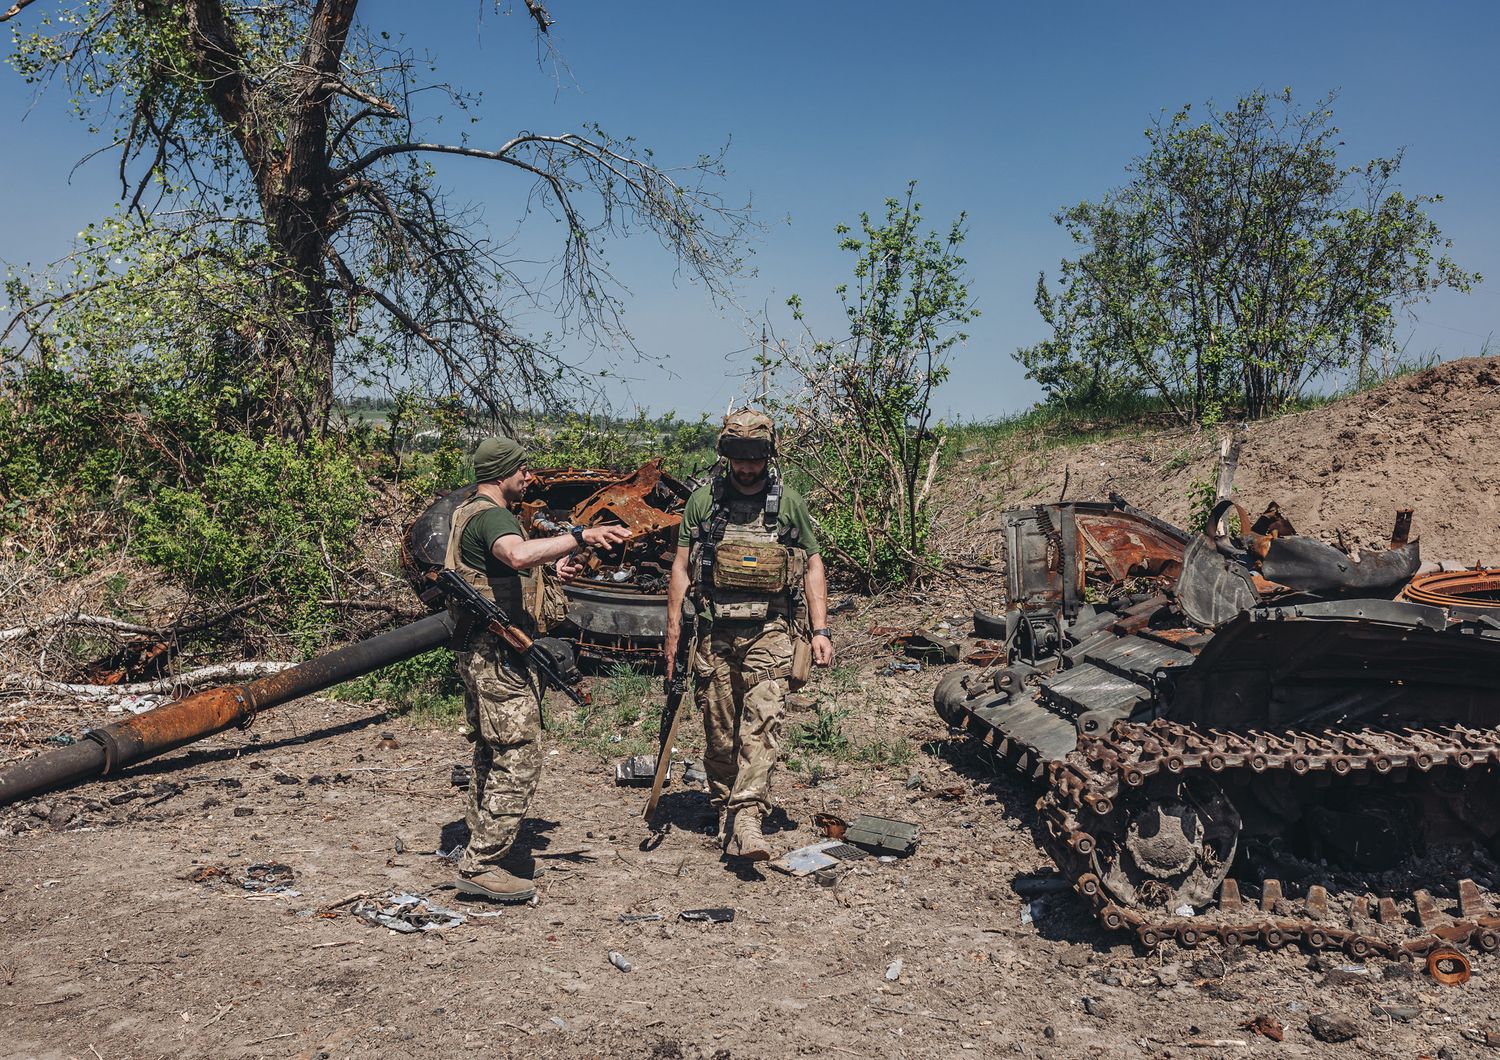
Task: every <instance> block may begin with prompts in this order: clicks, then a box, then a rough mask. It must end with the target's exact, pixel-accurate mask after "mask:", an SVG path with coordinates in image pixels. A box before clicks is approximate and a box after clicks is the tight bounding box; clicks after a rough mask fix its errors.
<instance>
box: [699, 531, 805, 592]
mask: <svg viewBox="0 0 1500 1060" xmlns="http://www.w3.org/2000/svg"><path fill="white" fill-rule="evenodd" d="M801 551H802V550H801V549H795V550H794V549H789V548H787V547H786V546H785V545H783V544H781V543H780V542H779V541H765V542H751V541H743V540H739V541H720V542H719V543H718V544H717V545H715V546H714V565H713V581H714V588H715V589H728V590H730V591H731V592H742V593H762V594H765V595H773V594H776V593H783V592H786V591H787V590H788V589H790V588H793V587H794V584H800V583H801V574H802V571H801V570H799V569H797V568H798V567H800V566H801V564H800V563H799V562H798V561H799V560H800V559H801Z"/></svg>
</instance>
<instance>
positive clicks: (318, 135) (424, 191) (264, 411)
mask: <svg viewBox="0 0 1500 1060" xmlns="http://www.w3.org/2000/svg"><path fill="white" fill-rule="evenodd" d="M34 2H35V0H18V2H17V3H15V5H14V6H13V7H11V8H10V9H9V10H8V11H5V12H4V13H3V14H0V21H6V20H10V19H13V18H15V17H16V16H18V15H19V14H20V13H21V12H22V11H23V10H24V9H26V8H28V7H30V6H32V4H33V3H34ZM525 2H526V10H527V13H528V15H529V16H530V18H531V19H532V21H533V23H534V26H535V32H536V33H537V34H538V36H539V39H541V40H543V41H544V42H545V41H546V39H547V34H548V32H549V29H550V28H551V26H552V25H553V20H552V16H551V15H550V14H549V12H548V11H547V10H546V9H545V8H544V7H543V6H542V4H541V3H539V2H537V0H525ZM49 6H50V5H49ZM56 7H57V8H58V10H56V11H53V12H50V13H49V16H50V17H49V18H48V19H47V20H46V22H45V23H44V24H43V25H42V26H40V27H39V30H38V32H36V33H32V34H22V35H18V37H17V40H18V43H19V47H18V50H17V54H16V55H15V56H14V58H13V64H14V65H15V66H16V67H17V68H18V69H19V70H20V72H21V73H22V74H23V75H24V76H25V77H26V78H27V79H28V80H29V81H30V82H32V83H37V84H40V83H44V82H46V81H48V80H50V79H52V78H54V77H59V76H60V77H61V78H62V79H63V80H65V82H66V83H67V85H68V86H69V88H70V90H71V91H72V93H73V96H74V98H75V100H76V101H77V103H78V105H79V108H80V110H81V112H82V113H84V114H86V115H87V116H88V117H89V120H90V121H91V122H93V123H94V125H95V127H96V128H97V129H99V130H101V131H104V132H106V133H112V136H111V138H110V141H109V143H108V145H107V146H106V147H104V148H101V150H103V151H113V152H115V153H116V154H117V155H118V165H119V175H120V181H121V187H122V194H123V198H124V203H125V216H124V217H120V218H115V219H112V221H111V222H110V223H109V224H106V225H102V226H100V227H99V228H98V229H92V228H91V229H90V232H89V238H86V240H85V242H84V244H83V245H82V246H81V247H80V250H79V256H80V258H82V259H83V260H84V261H85V262H86V264H85V266H84V267H83V268H82V269H81V273H82V279H81V280H77V281H75V282H73V283H71V284H69V285H66V286H65V287H63V288H62V289H61V290H44V291H42V292H41V293H40V294H37V295H34V296H31V297H27V296H28V295H30V294H31V289H30V288H26V289H24V290H23V291H21V292H20V293H21V297H20V298H19V299H18V300H17V301H18V303H19V305H20V310H19V312H18V314H17V316H16V317H15V318H14V319H13V320H12V322H11V325H10V328H9V329H8V330H7V332H6V335H7V336H10V335H13V334H22V335H24V336H25V337H26V341H25V342H23V343H22V344H21V345H22V346H23V347H24V346H26V345H27V344H34V345H36V348H37V349H39V350H41V351H42V353H43V355H45V353H46V351H47V350H48V349H50V348H52V346H55V345H57V343H56V342H55V341H52V342H51V344H50V345H49V334H50V333H51V332H53V331H55V330H56V329H58V328H66V326H67V325H66V324H65V323H64V317H65V316H66V315H68V314H76V313H78V312H80V310H81V307H82V306H83V305H84V304H85V303H89V302H90V301H92V302H94V303H95V304H99V305H114V306H116V307H118V305H119V304H120V303H122V302H125V303H129V304H131V305H134V306H138V305H140V304H142V300H148V301H149V300H153V299H154V300H155V302H154V303H153V304H154V305H155V306H156V308H155V309H153V311H152V312H150V313H133V314H132V313H127V314H126V316H127V317H142V318H149V324H146V323H142V324H141V326H140V330H139V331H137V332H134V333H131V332H128V331H127V332H126V333H124V334H122V335H120V336H117V338H116V340H115V341H116V344H117V345H118V346H120V347H122V348H129V347H131V346H136V347H147V346H151V347H156V346H158V345H159V344H160V343H162V342H164V341H167V342H171V341H187V340H185V339H184V337H183V334H182V333H181V331H182V329H188V330H192V331H193V334H194V336H196V337H195V338H194V339H193V340H192V341H201V342H207V343H210V344H212V345H213V346H214V357H213V358H212V359H213V361H214V363H215V365H216V371H217V372H218V373H219V374H220V375H224V376H226V378H227V379H230V380H238V382H240V383H241V384H243V387H242V389H243V396H242V399H241V400H239V401H238V403H237V404H236V406H235V411H234V414H235V415H236V416H240V417H242V418H243V421H244V422H246V423H253V424H256V425H259V426H262V427H266V428H269V429H272V430H275V431H277V432H278V433H280V434H282V435H284V436H288V437H295V436H301V435H306V434H309V433H316V432H318V431H320V430H322V429H323V428H324V427H325V426H326V424H327V420H328V416H329V413H330V410H331V408H332V403H333V394H334V387H335V383H336V381H337V380H339V379H341V378H348V379H351V380H354V381H356V382H357V381H368V380H371V379H375V378H378V377H382V376H389V377H393V378H397V379H400V380H403V381H410V380H411V379H413V378H428V377H429V376H430V377H431V378H432V380H433V385H434V386H436V387H438V388H439V389H445V390H447V391H449V392H454V391H457V392H462V393H465V394H468V395H472V396H474V397H475V398H476V399H477V400H479V401H480V402H481V403H483V404H484V405H485V406H486V407H487V408H488V411H489V412H490V413H491V415H493V416H494V417H495V418H497V419H499V420H502V421H503V420H506V419H508V418H509V417H510V416H511V415H512V414H513V413H514V412H515V411H516V409H517V408H519V407H522V406H531V407H535V406H536V405H538V404H549V403H556V402H559V401H561V400H562V399H563V398H565V397H566V396H567V395H568V394H569V392H570V391H571V390H572V389H573V388H576V387H578V386H580V385H587V377H585V376H583V375H582V374H581V373H578V372H576V371H575V370H574V366H572V365H571V364H569V363H567V362H566V361H565V360H564V359H562V357H561V356H559V355H558V354H557V353H556V351H555V350H554V349H553V348H551V347H550V346H549V345H548V344H547V343H545V342H542V341H538V340H535V339H533V338H530V337H528V336H527V335H526V334H525V333H524V332H523V331H522V330H521V328H520V326H519V324H518V318H519V317H520V316H521V315H523V314H524V313H526V312H531V311H533V310H535V309H537V308H541V309H544V310H547V311H549V312H556V313H558V314H561V316H562V317H563V319H564V320H565V321H566V322H567V323H568V325H569V326H572V327H575V328H577V329H578V330H579V331H580V332H582V333H583V334H584V335H585V336H586V337H588V338H590V339H592V340H595V341H599V340H610V339H618V338H621V337H624V338H626V339H627V340H628V335H627V333H625V331H624V329H623V328H622V326H621V320H620V310H621V296H622V289H621V287H620V286H619V285H618V283H616V282H615V280H614V278H613V277H612V276H611V275H610V272H609V268H608V265H607V263H606V262H605V260H604V258H603V257H602V255H601V243H602V242H603V240H604V239H605V238H607V237H608V236H611V235H615V234H624V233H628V232H630V231H632V230H637V229H644V230H645V231H647V232H649V233H651V234H652V235H653V236H654V237H655V238H657V239H658V240H659V241H660V242H661V243H662V244H663V245H664V246H665V247H666V248H667V249H668V250H669V251H670V252H671V253H673V254H675V255H676V257H677V259H678V261H679V263H680V265H681V267H682V269H683V270H684V272H686V273H687V274H689V275H691V276H693V277H696V278H698V279H700V280H702V281H704V282H705V283H706V285H707V286H708V288H709V289H710V291H713V292H722V291H723V290H724V285H725V284H726V283H727V282H728V281H729V278H730V277H731V276H732V275H733V273H734V272H735V271H736V269H737V268H738V261H737V259H736V256H735V248H736V245H737V243H738V240H739V238H740V237H741V236H742V235H743V230H744V226H745V224H746V213H745V211H743V210H739V209H733V208H729V207H726V206H725V204H724V202H723V200H722V198H721V197H720V195H719V194H718V193H717V191H716V190H715V188H716V186H717V185H716V181H717V179H718V178H721V177H722V175H723V174H722V167H721V159H720V157H719V156H705V157H702V158H700V159H698V160H697V161H695V162H694V163H692V164H690V165H688V166H686V167H685V168H684V169H681V170H677V171H669V170H667V169H664V168H662V167H661V166H659V165H658V164H657V163H656V162H655V161H654V160H653V158H652V156H651V153H650V152H649V151H645V150H643V149H640V148H638V147H637V145H635V144H634V143H633V142H632V141H631V140H629V139H625V140H618V139H615V138H612V137H610V136H609V135H607V134H606V133H605V132H604V131H603V130H602V129H599V128H597V127H593V128H586V129H582V130H573V131H562V132H557V133H549V134H543V133H537V132H531V131H522V132H519V133H517V134H516V135H514V136H512V137H510V138H509V139H508V140H506V141H505V142H503V143H499V144H493V145H482V144H476V143H472V142H470V141H469V140H468V139H467V138H466V137H465V138H460V139H458V140H457V141H456V142H434V141H432V140H430V139H428V138H426V137H425V136H424V135H423V133H422V129H423V126H422V124H421V120H420V118H419V115H418V112H417V109H416V108H415V106H414V103H415V102H416V101H418V100H419V99H422V98H424V96H425V95H426V94H429V93H436V94H438V95H439V96H440V97H441V98H442V100H443V101H444V105H445V106H446V107H452V108H457V109H458V110H460V111H461V112H462V111H467V110H469V109H470V108H471V107H472V106H473V105H474V100H473V99H472V98H471V97H468V96H466V95H464V94H463V93H462V92H460V91H458V90H457V89H454V88H452V87H451V86H448V85H444V84H428V83H425V82H422V81H421V80H420V79H419V77H418V75H417V70H418V68H419V66H421V65H423V63H422V62H419V60H418V57H417V56H416V55H414V54H413V53H412V52H411V51H410V50H408V49H406V48H404V47H399V46H396V45H393V44H391V43H390V42H389V40H388V39H387V38H386V35H385V34H382V33H380V32H379V31H378V30H373V29H371V28H368V27H362V26H361V25H360V24H359V23H358V22H357V20H356V10H357V8H358V0H317V2H315V3H300V2H297V0H266V2H262V3H258V4H254V5H244V6H231V5H226V4H225V3H223V2H222V0H132V2H128V3H127V2H121V0H81V2H76V3H72V4H61V5H56ZM445 157H446V158H452V157H465V158H470V159H476V160H483V161H486V162H489V163H493V164H498V165H500V166H502V167H504V168H505V170H506V171H508V172H514V173H515V174H517V175H518V176H519V177H521V178H522V179H523V180H524V181H527V182H528V183H529V185H530V193H529V195H528V196H527V197H526V198H525V204H526V205H525V214H530V213H531V212H532V211H533V210H537V209H540V210H545V211H547V212H550V213H551V214H552V215H553V216H554V217H556V218H557V219H558V220H560V221H561V222H562V224H563V226H564V236H563V246H562V248H561V251H560V253H559V255H558V257H557V259H556V260H555V261H554V262H553V263H552V265H551V267H548V268H544V269H540V270H530V271H526V269H525V266H522V265H520V264H518V263H517V262H516V261H514V260H513V258H512V256H511V255H512V252H509V251H508V250H507V248H506V246H504V245H503V244H499V243H497V242H495V241H494V240H492V239H491V238H490V237H489V235H488V234H487V233H486V232H485V231H484V230H483V228H482V227H481V225H480V224H479V219H478V217H477V216H475V214H474V213H473V212H471V211H469V210H466V209H462V208H456V207H453V206H451V205H450V203H449V202H448V200H447V198H446V196H445V195H444V193H443V192H442V190H441V189H440V188H439V187H438V186H437V184H436V182H435V169H434V163H435V162H436V161H437V160H438V159H440V158H445ZM523 216H524V215H523ZM117 254H118V255H119V258H123V259H124V260H125V262H126V265H125V266H124V267H123V268H118V267H95V266H96V264H97V263H98V262H99V261H101V260H104V259H109V258H111V257H114V256H115V255H117ZM119 258H116V259H115V260H119ZM205 272H211V273H212V274H213V276H212V278H205V275H204V274H205ZM206 292H212V293H206ZM12 293H13V295H14V294H15V293H16V292H15V291H13V292H12ZM131 299H135V300H136V301H135V302H133V303H132V302H130V300H131ZM99 316H100V317H101V318H107V319H108V320H110V321H114V320H116V319H117V318H118V316H119V314H117V313H115V314H111V313H100V314H99ZM164 319H165V322H164ZM173 327H177V328H178V331H173V332H172V333H171V335H170V336H169V335H165V334H164V333H163V330H162V329H163V328H167V329H169V330H170V329H171V328H173Z"/></svg>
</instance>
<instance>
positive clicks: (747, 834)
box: [727, 809, 771, 861]
mask: <svg viewBox="0 0 1500 1060" xmlns="http://www.w3.org/2000/svg"><path fill="white" fill-rule="evenodd" d="M727 852H728V854H729V856H730V857H732V858H743V859H745V860H746V861H770V860H771V845H770V844H769V843H767V842H766V837H765V836H764V835H762V834H761V831H760V811H759V810H751V809H745V810H740V811H739V812H738V813H736V814H735V815H734V834H733V835H732V836H730V838H729V848H728V851H727Z"/></svg>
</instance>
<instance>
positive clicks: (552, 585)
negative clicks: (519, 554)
mask: <svg viewBox="0 0 1500 1060" xmlns="http://www.w3.org/2000/svg"><path fill="white" fill-rule="evenodd" d="M521 601H522V607H523V608H525V611H526V613H527V614H528V615H530V616H531V621H532V622H534V623H535V624H536V631H537V633H538V634H547V633H550V632H552V630H554V629H556V628H557V627H558V626H560V625H562V624H563V621H564V620H565V619H566V618H567V617H568V598H567V596H566V595H565V594H564V593H563V587H562V582H560V581H558V578H557V575H556V574H555V573H554V572H553V570H552V566H551V565H550V564H547V563H544V564H542V565H541V566H538V567H532V568H531V569H530V570H528V571H525V572H524V573H522V575H521Z"/></svg>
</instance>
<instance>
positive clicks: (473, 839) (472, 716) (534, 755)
mask: <svg viewBox="0 0 1500 1060" xmlns="http://www.w3.org/2000/svg"><path fill="white" fill-rule="evenodd" d="M458 668H459V673H460V674H461V675H462V677H463V682H464V712H465V714H467V715H468V720H469V730H470V732H471V734H472V738H473V740H474V776H473V779H472V780H470V781H469V806H468V812H467V814H466V819H467V822H468V825H469V848H468V850H466V851H465V852H464V856H463V861H462V862H460V863H459V866H458V868H459V872H461V873H464V874H466V875H474V874H475V873H480V872H483V871H485V870H486V869H488V868H490V867H492V866H494V865H495V864H496V863H498V862H499V861H500V860H501V859H502V858H503V857H505V855H506V854H507V853H508V852H509V851H510V847H511V844H512V843H514V842H515V841H516V833H517V832H519V831H520V829H521V819H522V818H523V817H525V816H526V807H527V806H528V805H529V804H530V803H531V796H532V795H533V794H535V793H536V783H537V780H538V778H539V777H540V776H541V773H542V748H541V743H540V739H541V716H540V714H539V713H538V702H539V696H540V693H539V690H538V687H537V682H536V680H535V678H534V677H533V676H532V674H531V672H530V670H529V669H528V668H526V667H525V665H524V664H522V663H519V662H518V661H517V660H516V659H515V658H514V657H513V656H511V655H510V654H509V652H508V651H507V649H506V648H505V647H504V645H503V644H501V642H500V641H499V640H498V639H497V638H495V637H493V636H484V637H482V638H479V639H476V641H475V644H474V650H473V651H469V652H462V653H460V655H459V657H458Z"/></svg>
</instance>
